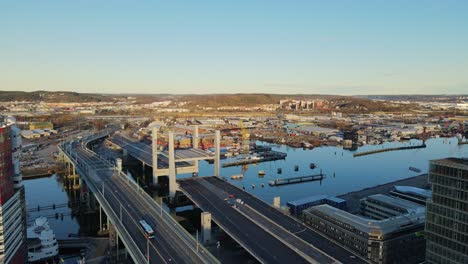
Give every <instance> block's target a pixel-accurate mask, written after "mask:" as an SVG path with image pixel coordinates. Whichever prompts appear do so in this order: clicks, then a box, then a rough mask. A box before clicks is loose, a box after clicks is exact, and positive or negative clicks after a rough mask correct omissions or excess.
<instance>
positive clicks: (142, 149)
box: [111, 135, 214, 169]
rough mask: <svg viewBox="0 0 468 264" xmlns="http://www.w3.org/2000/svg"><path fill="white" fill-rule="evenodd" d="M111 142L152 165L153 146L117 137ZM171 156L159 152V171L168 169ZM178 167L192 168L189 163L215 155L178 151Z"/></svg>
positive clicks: (203, 152)
mask: <svg viewBox="0 0 468 264" xmlns="http://www.w3.org/2000/svg"><path fill="white" fill-rule="evenodd" d="M111 141H112V142H113V143H114V144H117V145H119V146H120V147H122V148H124V149H126V150H127V151H128V152H129V153H130V155H132V156H133V157H135V158H137V159H139V160H141V161H143V162H145V163H146V164H148V165H150V166H151V164H152V157H153V154H152V149H151V146H150V145H149V144H147V143H145V142H141V141H135V140H133V139H130V138H128V137H125V136H121V135H115V136H114V137H112V139H111ZM168 156H169V154H168V153H167V151H160V152H158V169H166V168H168V167H169V158H168ZM174 157H175V160H176V166H177V167H183V166H190V165H191V164H190V163H188V162H187V161H191V160H203V159H213V158H214V156H213V154H210V153H209V152H207V151H204V150H201V149H176V150H175V152H174Z"/></svg>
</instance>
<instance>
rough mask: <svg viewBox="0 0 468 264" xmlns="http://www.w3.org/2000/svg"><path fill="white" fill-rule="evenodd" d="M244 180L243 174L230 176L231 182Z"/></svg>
mask: <svg viewBox="0 0 468 264" xmlns="http://www.w3.org/2000/svg"><path fill="white" fill-rule="evenodd" d="M242 178H244V175H243V174H234V175H231V179H233V180H238V179H242Z"/></svg>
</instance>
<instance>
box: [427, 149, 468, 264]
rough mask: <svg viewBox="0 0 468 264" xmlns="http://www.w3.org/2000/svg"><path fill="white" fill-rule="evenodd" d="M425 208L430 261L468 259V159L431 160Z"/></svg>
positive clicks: (444, 262) (450, 262) (445, 262)
mask: <svg viewBox="0 0 468 264" xmlns="http://www.w3.org/2000/svg"><path fill="white" fill-rule="evenodd" d="M429 165H430V168H429V182H430V183H431V184H432V199H430V200H428V202H427V210H426V214H427V215H426V228H425V229H426V233H427V245H426V261H427V263H441V264H455V263H456V264H458V263H460V264H461V263H465V264H466V263H468V159H459V158H447V159H441V160H433V161H431V162H430V164H429Z"/></svg>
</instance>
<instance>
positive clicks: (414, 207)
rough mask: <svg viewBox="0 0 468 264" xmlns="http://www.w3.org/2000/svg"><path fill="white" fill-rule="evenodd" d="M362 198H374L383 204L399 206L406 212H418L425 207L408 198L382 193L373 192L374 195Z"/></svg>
mask: <svg viewBox="0 0 468 264" xmlns="http://www.w3.org/2000/svg"><path fill="white" fill-rule="evenodd" d="M364 199H371V200H376V201H379V202H381V203H384V204H389V205H393V206H397V207H399V208H402V209H405V210H406V211H407V212H408V213H411V212H415V213H416V212H420V211H423V212H424V211H425V210H426V209H425V207H424V206H422V205H420V204H417V203H413V202H410V201H408V200H403V199H400V198H396V197H392V196H387V195H383V194H374V195H369V196H368V197H367V198H364Z"/></svg>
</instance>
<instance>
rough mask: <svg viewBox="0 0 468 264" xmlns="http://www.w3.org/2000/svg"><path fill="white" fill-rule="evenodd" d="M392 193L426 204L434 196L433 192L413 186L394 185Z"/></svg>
mask: <svg viewBox="0 0 468 264" xmlns="http://www.w3.org/2000/svg"><path fill="white" fill-rule="evenodd" d="M390 195H391V196H394V197H398V198H400V199H405V200H408V201H410V202H413V203H418V204H421V205H424V206H425V205H426V201H427V200H428V199H430V198H431V197H432V192H431V191H430V190H426V189H421V188H417V187H412V186H394V187H393V188H392V190H391V191H390Z"/></svg>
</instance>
